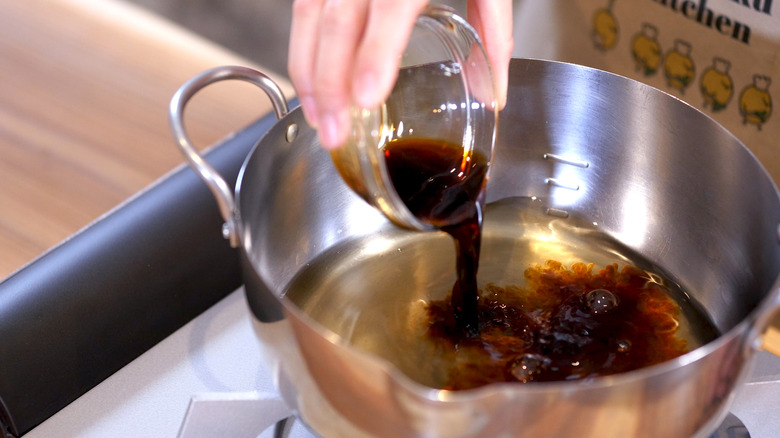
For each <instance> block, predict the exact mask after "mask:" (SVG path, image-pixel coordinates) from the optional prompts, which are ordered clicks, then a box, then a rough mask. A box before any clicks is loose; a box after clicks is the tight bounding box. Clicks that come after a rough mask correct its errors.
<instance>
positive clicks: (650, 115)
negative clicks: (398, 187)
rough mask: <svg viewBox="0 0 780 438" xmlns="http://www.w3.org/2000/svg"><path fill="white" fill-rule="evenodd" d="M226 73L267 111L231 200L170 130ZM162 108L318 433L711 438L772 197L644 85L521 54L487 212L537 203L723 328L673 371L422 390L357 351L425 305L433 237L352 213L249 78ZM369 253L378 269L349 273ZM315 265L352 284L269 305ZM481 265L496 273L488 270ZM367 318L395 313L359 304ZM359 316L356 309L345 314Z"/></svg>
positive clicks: (768, 288)
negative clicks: (605, 240) (654, 272)
mask: <svg viewBox="0 0 780 438" xmlns="http://www.w3.org/2000/svg"><path fill="white" fill-rule="evenodd" d="M226 78H239V79H244V80H250V81H253V82H255V83H257V84H258V85H260V86H261V87H262V88H264V89H265V90H266V92H267V93H269V95H271V98H272V100H273V102H274V104H275V106H276V108H277V115H278V116H279V118H280V120H279V123H278V124H277V125H276V126H274V127H273V128H272V129H271V130H269V131H268V132H267V133H266V135H265V136H264V137H263V138H262V139H260V141H259V143H258V144H257V146H256V148H255V149H254V151H253V152H252V153H251V154H250V156H249V157H248V158H247V160H246V163H245V164H244V167H243V169H242V171H241V174H240V176H239V182H238V184H237V187H236V191H235V205H233V196H232V194H231V191H230V189H229V188H228V187H227V186H226V184H224V182H220V181H221V178H219V176H218V175H216V174H215V173H214V172H213V171H211V170H209V168H208V166H207V164H206V163H204V162H203V161H202V160H201V159H200V158H199V156H198V155H197V153H196V152H195V151H194V149H193V148H192V147H191V146H190V145H189V142H188V140H187V139H186V134H185V133H184V130H183V128H182V126H181V112H182V111H183V109H184V106H185V104H186V102H187V100H188V99H189V98H190V97H191V96H192V95H193V94H194V93H195V92H196V91H197V90H198V89H200V88H202V87H204V86H206V85H208V84H209V83H211V82H213V81H216V80H222V79H226ZM412 86H413V85H412ZM171 114H172V126H173V127H174V133H175V135H176V137H177V140H178V142H179V146H180V147H181V148H182V149H183V150H184V152H185V155H186V156H187V157H188V159H189V160H190V162H191V163H192V165H193V167H194V168H195V169H196V171H198V172H199V173H200V174H201V176H202V177H203V179H204V180H205V181H206V182H207V183H209V184H210V186H211V187H212V189H213V191H214V193H215V195H216V196H217V199H218V201H219V203H220V206H221V209H222V212H223V215H224V217H225V220H226V226H225V230H224V233H225V236H226V237H227V238H230V239H231V241H232V242H234V244H235V245H237V246H239V247H240V249H241V254H242V263H243V265H244V266H243V269H244V275H245V280H246V295H247V300H248V302H249V305H250V307H251V309H252V311H253V313H254V314H255V315H256V316H257V323H256V328H257V333H258V336H259V338H260V339H261V340H262V345H263V348H268V349H270V351H271V353H272V355H273V357H274V358H276V359H277V360H278V363H277V364H278V365H279V367H278V369H277V371H278V372H279V376H280V381H279V383H278V384H279V386H280V390H281V391H282V393H283V395H284V396H285V398H286V400H287V401H288V402H289V403H290V404H291V405H292V406H294V407H295V408H296V409H297V412H298V413H299V415H300V417H301V418H302V419H303V421H305V422H306V423H307V424H308V425H309V426H310V427H311V428H312V429H313V430H314V431H315V432H316V433H318V434H320V435H323V436H339V437H343V436H387V437H390V436H393V437H396V436H426V437H428V436H437V437H469V436H533V437H536V436H545V437H572V436H577V437H628V436H631V437H659V436H663V437H690V436H706V435H707V434H708V433H709V432H710V431H712V430H713V429H714V428H715V427H716V426H717V424H718V423H719V422H720V421H721V420H722V418H723V417H724V416H725V414H726V412H727V411H728V407H729V404H730V402H731V400H732V398H733V395H734V391H735V389H736V388H737V387H738V385H739V384H740V382H741V381H742V380H743V378H744V377H745V376H746V374H747V373H748V371H749V368H750V364H751V359H752V357H753V355H754V353H755V351H756V350H757V349H758V348H759V346H760V343H761V334H762V332H763V331H764V330H765V328H766V327H767V325H768V324H769V320H770V318H771V316H772V315H773V314H774V313H775V312H776V311H777V310H778V308H780V194H779V193H778V190H777V188H776V186H775V185H774V184H773V182H772V181H771V179H770V178H769V176H768V175H767V173H766V172H765V171H764V170H763V168H762V167H761V165H760V164H759V163H758V162H757V160H756V159H755V158H754V157H753V156H752V155H751V154H750V153H749V151H748V150H747V149H746V148H745V147H744V145H742V144H741V143H740V142H739V141H738V140H737V139H736V138H735V137H733V136H732V135H731V134H729V133H728V132H727V131H725V130H724V129H723V128H722V127H721V126H719V125H718V124H717V123H715V122H714V121H713V120H711V119H710V118H708V117H707V116H706V115H704V114H702V113H700V112H699V111H697V110H695V109H694V108H692V107H690V106H688V105H686V104H685V103H683V102H681V101H679V100H677V99H675V98H673V97H671V96H669V95H667V94H665V93H663V92H660V91H658V90H656V89H653V88H651V87H649V86H646V85H643V84H641V83H638V82H635V81H632V80H629V79H626V78H622V77H619V76H616V75H613V74H610V73H606V72H602V71H598V70H594V69H590V68H586V67H581V66H576V65H570V64H563V63H555V62H548V61H538V60H521V59H516V60H513V61H512V64H511V69H510V84H509V98H508V103H507V106H506V108H505V109H504V110H503V111H502V112H501V114H500V119H499V130H498V138H497V141H496V148H495V159H494V162H493V169H492V170H491V172H492V174H491V180H490V181H489V183H488V191H487V196H488V202H493V201H499V200H505V199H513V198H524V199H533V200H534V202H537V203H539V204H538V205H539V206H540V208H539V209H538V211H540V212H541V214H542V215H543V216H545V217H548V218H549V219H550V224H552V225H548V226H546V227H545V229H546V230H549V229H551V227H552V228H556V227H566V226H567V224H568V223H570V221H575V220H584V221H586V222H588V223H594V224H597V227H598V229H599V230H600V232H603V233H604V235H606V236H609V237H610V238H614V239H615V240H616V241H617V242H619V243H620V245H622V246H623V247H624V248H625V249H626V250H627V251H631V252H635V253H637V254H641V256H642V257H643V258H644V259H646V260H649V261H650V262H652V263H653V264H654V265H655V266H657V267H658V268H659V269H661V270H663V271H664V272H665V273H666V274H667V275H668V276H669V277H670V278H673V279H675V280H676V281H678V282H679V283H680V284H681V285H682V286H683V288H684V289H685V290H686V291H687V292H688V293H689V294H690V295H691V296H692V297H693V298H695V300H696V301H698V303H699V304H700V305H701V306H702V307H703V309H704V310H705V311H706V312H707V314H709V316H710V317H711V319H712V322H713V323H714V324H715V326H716V327H717V328H718V329H719V331H720V332H721V334H720V336H718V337H717V338H716V339H715V340H714V341H712V342H709V343H707V344H706V345H704V346H702V347H700V348H697V349H695V350H694V351H692V352H690V353H687V354H685V355H683V356H681V357H679V358H677V359H675V360H672V361H668V362H665V363H662V364H659V365H655V366H651V367H647V368H643V369H641V370H638V371H634V372H629V373H625V374H620V375H614V376H610V377H602V378H596V379H591V380H588V381H580V382H555V383H538V384H537V383H534V384H494V385H490V386H487V387H483V388H479V389H476V390H469V391H461V392H450V391H443V390H434V389H431V388H429V387H426V386H424V385H421V384H419V383H417V382H416V381H415V380H414V379H413V378H410V376H409V375H408V373H406V374H404V373H402V372H401V371H400V369H401V368H403V366H400V367H398V366H395V365H392V364H391V363H390V362H389V361H387V360H385V359H383V358H381V357H379V355H377V354H370V353H367V352H366V351H365V349H364V348H362V346H361V342H363V341H365V340H363V341H356V339H359V338H360V337H359V334H360V333H358V332H359V331H360V330H361V327H363V325H365V324H367V321H366V319H368V323H371V322H372V321H373V322H374V323H375V324H380V325H382V330H386V331H389V332H392V331H396V330H397V331H398V333H399V336H402V335H404V333H405V332H404V331H403V330H404V329H403V327H404V326H405V325H409V323H410V321H412V320H413V318H412V317H411V316H409V315H408V313H409V312H410V310H409V309H412V308H413V307H414V306H413V304H412V303H414V302H418V301H420V300H425V299H430V298H431V295H430V293H429V291H427V290H426V288H427V287H428V286H429V285H430V284H432V281H439V282H441V281H440V278H439V277H440V276H441V272H440V271H437V270H435V269H428V268H427V264H428V263H429V262H430V259H431V258H434V259H436V258H441V254H444V253H446V252H447V251H448V249H447V248H448V247H447V246H446V238H445V246H441V243H440V242H439V240H438V239H440V238H441V236H438V235H437V234H435V233H419V232H417V233H416V232H409V231H403V230H400V229H398V228H396V227H394V226H393V225H392V224H390V223H389V222H388V221H387V220H386V219H385V218H384V217H383V216H382V215H381V214H379V213H378V212H377V211H376V210H374V209H373V208H371V207H369V206H368V205H367V204H365V203H364V202H363V201H361V200H360V198H358V197H357V196H356V195H355V194H354V193H353V192H351V191H350V190H349V189H348V188H347V187H346V186H345V185H344V184H343V182H342V181H341V179H340V178H339V177H338V175H337V173H336V170H335V169H334V167H333V165H332V163H331V161H330V158H329V156H328V153H327V152H325V151H323V150H322V149H321V148H320V147H319V145H318V144H317V140H316V135H315V132H314V131H313V130H312V129H311V128H309V127H308V126H307V125H306V123H305V122H304V119H303V116H302V113H301V111H300V110H295V111H292V112H290V113H287V108H286V105H285V103H284V98H283V97H282V96H281V94H280V92H279V90H278V89H277V88H276V87H275V86H274V85H273V84H272V83H271V82H270V81H268V80H267V79H265V78H264V76H263V75H262V74H260V73H256V72H252V71H250V70H248V69H241V68H222V69H215V70H212V71H209V72H205V73H204V74H202V75H200V76H198V77H196V78H194V79H193V80H191V81H190V82H188V83H187V84H185V85H184V86H183V87H182V89H181V90H179V92H178V93H177V94H176V96H175V97H174V99H173V101H172V102H171ZM502 202H503V201H502ZM497 204H498V205H500V204H501V202H498V203H497ZM490 214H491V213H490V211H488V212H487V213H486V217H485V220H486V222H489V221H490V220H491V216H490ZM486 227H487V225H486ZM513 229H517V230H524V231H522V232H526V231H528V230H531V229H532V226H530V225H527V224H524V223H523V216H518V217H517V226H516V227H512V226H509V227H503V228H502V230H503V231H502V232H509V233H511V232H514V231H512V230H513ZM488 239H489V236H488ZM388 245H390V246H389V247H388ZM396 247H397V250H396ZM420 248H422V249H424V251H420ZM437 248H444V249H437ZM524 248H526V247H522V248H521V247H518V248H515V249H516V250H522V249H524ZM526 249H527V248H526ZM537 250H538V249H537ZM432 251H433V252H432ZM436 251H443V252H442V253H437V252H436ZM486 251H489V249H487V248H485V249H483V254H484V253H485V252H486ZM538 251H541V250H538ZM426 254H428V255H430V254H434V256H433V257H426ZM538 255H539V256H543V255H544V254H543V251H541V252H540V253H539V254H538ZM376 257H380V258H382V262H381V263H379V264H372V265H371V266H373V269H371V270H368V271H366V270H360V267H361V266H362V263H364V262H366V261H370V260H373V258H376ZM445 259H446V257H445ZM323 260H324V262H323ZM452 260H454V259H452ZM539 262H543V260H539ZM449 263H450V262H449V260H446V262H445V263H444V264H443V266H449ZM451 264H452V269H453V270H454V261H453V262H452V263H451ZM488 264H489V263H488ZM317 267H320V268H321V269H320V270H321V272H320V274H321V275H320V276H318V275H319V274H318V275H315V276H313V277H312V278H314V279H315V280H316V279H318V278H325V277H323V276H331V275H335V276H337V277H338V276H339V275H342V274H344V275H345V276H346V278H348V281H345V282H343V283H342V284H341V285H342V286H344V289H345V290H344V291H343V293H342V294H341V295H338V294H337V295H335V296H332V297H330V298H328V299H313V300H310V301H294V299H293V297H287V296H282V295H283V294H284V293H285V291H286V290H287V288H288V287H289V285H290V284H291V282H297V283H300V281H299V277H300V273H301V272H306V271H307V270H309V269H315V268H317ZM322 267H324V268H322ZM329 267H335V268H336V269H340V271H338V272H335V271H329V270H328V269H329ZM480 269H481V270H480V275H483V273H484V272H490V271H491V269H490V268H489V267H488V268H485V263H484V262H483V265H482V267H481V268H480ZM334 272H335V273H334ZM486 275H489V274H486ZM437 276H439V277H437ZM434 277H435V278H434ZM394 278H395V279H398V280H393V279H394ZM492 280H493V279H484V281H492ZM393 281H403V282H406V283H408V285H409V287H407V288H405V289H404V290H405V292H403V293H399V294H397V296H387V295H382V296H376V295H374V290H375V289H377V288H376V287H375V286H376V285H377V284H381V283H387V282H393ZM447 281H449V280H447ZM482 281H483V279H482V278H480V282H481V283H482ZM445 283H446V281H445ZM356 284H357V286H355V285H356ZM350 285H352V286H350ZM450 285H451V283H450ZM312 287H319V285H318V284H315V283H312ZM376 306H380V307H378V308H381V309H391V311H392V312H391V313H392V316H391V317H387V316H386V314H387V312H385V315H384V316H383V315H382V314H379V313H376V312H375V313H371V312H369V311H367V309H371V308H373V307H376ZM381 306H389V307H381ZM364 311H365V312H366V315H369V316H365V315H364V316H365V317H362V319H361V317H360V315H358V316H356V317H355V318H353V317H351V316H349V315H352V314H360V313H361V312H364ZM372 315H373V316H372ZM372 318H374V319H373V320H372ZM382 318H384V319H382ZM384 324H386V326H385V325H384ZM399 327H400V328H399ZM387 348H389V349H392V348H394V347H393V345H387ZM412 377H413V376H412Z"/></svg>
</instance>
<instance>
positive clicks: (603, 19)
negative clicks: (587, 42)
mask: <svg viewBox="0 0 780 438" xmlns="http://www.w3.org/2000/svg"><path fill="white" fill-rule="evenodd" d="M613 3H615V0H611V1H610V2H609V6H607V7H606V8H603V9H599V10H597V11H596V13H595V14H594V15H593V33H592V34H591V37H592V39H593V43H594V44H596V48H597V49H600V50H609V49H611V48H612V47H614V46H615V44H616V43H617V39H618V29H619V28H618V23H617V20H616V19H615V16H614V15H612V4H613Z"/></svg>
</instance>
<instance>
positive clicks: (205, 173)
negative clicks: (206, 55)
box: [168, 66, 289, 248]
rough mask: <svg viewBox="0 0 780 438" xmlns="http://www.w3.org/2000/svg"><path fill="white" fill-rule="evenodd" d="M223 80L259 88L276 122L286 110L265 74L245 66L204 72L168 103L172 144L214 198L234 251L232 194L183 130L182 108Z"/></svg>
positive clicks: (235, 219) (278, 90)
mask: <svg viewBox="0 0 780 438" xmlns="http://www.w3.org/2000/svg"><path fill="white" fill-rule="evenodd" d="M225 80H241V81H245V82H249V83H251V84H254V85H257V86H258V87H260V88H261V89H262V90H263V91H265V93H266V94H267V95H268V98H269V99H271V103H272V104H273V107H274V112H275V114H276V118H277V119H281V118H282V117H284V116H285V115H286V114H287V113H288V111H289V110H288V107H287V101H286V99H285V97H284V93H282V90H281V88H279V86H278V85H276V83H275V82H274V81H273V80H272V79H271V78H269V77H268V76H267V75H266V74H264V73H262V72H259V71H257V70H254V69H251V68H248V67H238V66H223V67H216V68H212V69H210V70H206V71H204V72H202V73H200V74H198V75H196V76H194V77H193V78H192V79H190V80H188V81H187V82H185V83H184V84H183V85H182V86H181V87H179V89H178V90H177V91H176V93H175V94H174V95H173V98H171V103H170V106H169V107H168V119H169V122H170V125H171V131H173V136H174V138H175V140H176V144H177V145H178V146H179V149H180V150H181V152H182V153H183V154H184V156H185V158H186V159H187V162H188V163H189V165H190V167H192V169H193V170H195V172H196V173H197V174H198V176H200V179H202V180H203V182H204V183H206V185H207V186H208V187H209V190H211V193H212V194H213V195H214V197H215V198H216V200H217V204H218V206H219V211H220V214H221V215H222V218H223V219H224V220H225V224H224V225H223V228H222V235H223V237H225V239H228V240H229V241H230V245H231V246H232V247H234V248H235V247H237V246H238V245H239V233H238V230H237V222H238V212H237V211H236V207H235V204H236V203H235V198H234V197H233V191H232V189H231V188H230V187H229V186H228V184H227V182H225V179H224V178H222V176H221V175H220V174H219V172H217V171H216V169H214V167H212V166H211V165H210V164H209V163H208V162H207V161H206V160H205V159H203V156H202V155H201V154H200V153H199V152H198V151H197V149H195V147H194V146H193V145H192V142H191V141H190V139H189V136H188V135H187V132H186V130H185V129H184V108H185V107H186V105H187V102H189V100H190V99H191V98H192V97H193V96H194V95H195V94H196V93H197V92H198V91H200V90H202V89H204V88H206V87H207V86H209V85H210V84H213V83H215V82H220V81H225Z"/></svg>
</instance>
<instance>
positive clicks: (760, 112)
mask: <svg viewBox="0 0 780 438" xmlns="http://www.w3.org/2000/svg"><path fill="white" fill-rule="evenodd" d="M771 83H772V80H771V79H770V78H769V77H768V76H761V75H754V76H753V84H752V85H748V86H747V87H745V89H744V90H742V93H741V94H740V95H739V113H740V114H742V123H743V124H748V123H750V124H753V125H756V127H757V128H758V129H759V130H761V125H763V124H764V123H766V121H767V120H768V119H769V116H771V115H772V96H771V95H770V94H769V85H770V84H771Z"/></svg>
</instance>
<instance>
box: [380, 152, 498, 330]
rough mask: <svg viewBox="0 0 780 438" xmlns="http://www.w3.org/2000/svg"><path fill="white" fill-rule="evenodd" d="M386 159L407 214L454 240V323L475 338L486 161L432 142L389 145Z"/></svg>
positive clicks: (474, 154)
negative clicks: (434, 227)
mask: <svg viewBox="0 0 780 438" xmlns="http://www.w3.org/2000/svg"><path fill="white" fill-rule="evenodd" d="M384 155H385V163H386V165H387V170H388V173H389V175H390V179H391V180H392V182H393V186H394V187H395V190H396V192H398V195H399V196H400V197H401V199H402V200H403V201H404V203H405V204H406V206H407V207H408V208H409V210H410V211H411V212H412V213H413V214H414V215H415V216H416V217H418V218H419V219H421V220H422V221H423V222H426V223H429V224H432V225H434V226H436V227H438V228H440V229H441V230H442V231H444V232H446V233H447V234H449V235H450V236H452V238H453V239H454V241H455V248H456V253H457V264H456V265H457V275H458V278H457V281H456V282H455V285H454V286H453V289H452V297H451V305H452V308H451V309H452V311H451V313H452V315H453V318H454V320H453V323H454V324H455V325H456V326H457V330H459V331H460V332H463V333H465V334H468V335H477V334H478V333H479V321H478V315H479V314H478V308H477V307H478V299H479V295H478V291H477V270H478V267H479V247H480V242H481V240H482V238H481V237H482V236H481V229H482V205H481V200H480V196H481V194H482V187H483V184H484V181H485V175H486V173H487V168H488V161H487V159H486V158H485V157H484V156H482V155H481V154H478V153H472V154H468V155H464V151H463V148H462V147H460V146H457V145H454V144H450V143H447V142H444V141H439V140H429V139H399V140H394V141H391V142H390V143H388V145H387V146H386V147H385V152H384Z"/></svg>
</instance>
